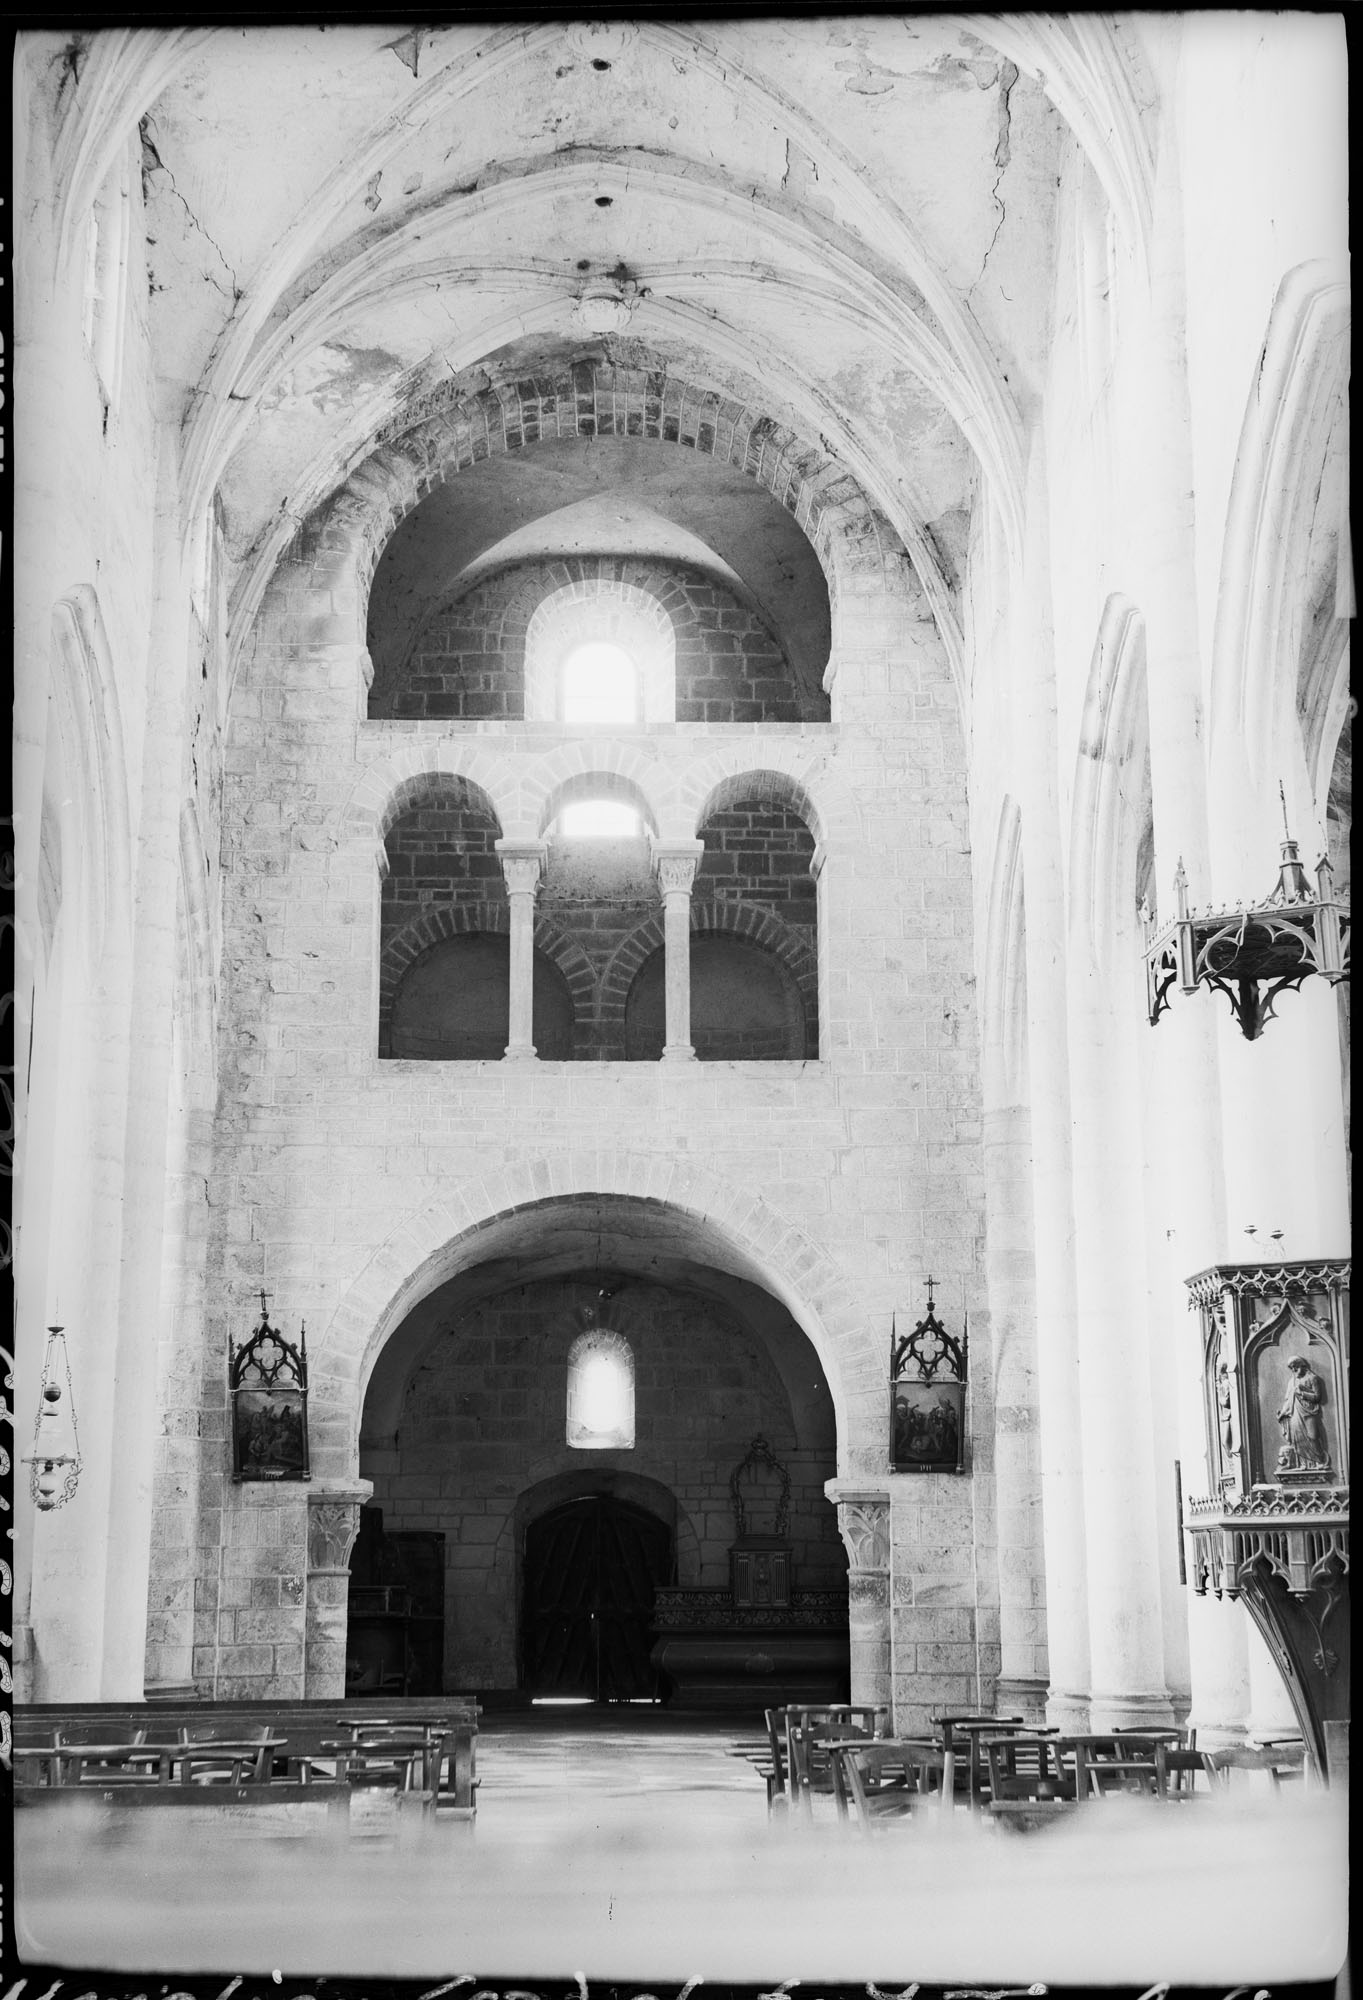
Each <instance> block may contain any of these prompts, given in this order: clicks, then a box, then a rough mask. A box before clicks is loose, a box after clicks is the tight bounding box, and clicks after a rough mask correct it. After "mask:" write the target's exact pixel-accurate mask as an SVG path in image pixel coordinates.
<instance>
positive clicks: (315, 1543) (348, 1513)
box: [303, 1479, 374, 1701]
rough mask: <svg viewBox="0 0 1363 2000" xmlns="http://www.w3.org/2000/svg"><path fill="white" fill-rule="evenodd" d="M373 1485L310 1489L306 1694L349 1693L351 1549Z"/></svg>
mask: <svg viewBox="0 0 1363 2000" xmlns="http://www.w3.org/2000/svg"><path fill="white" fill-rule="evenodd" d="M373 1491H374V1488H373V1485H372V1484H371V1482H370V1481H369V1480H367V1479H361V1480H358V1481H357V1482H356V1484H355V1485H354V1486H331V1487H326V1486H322V1487H319V1486H314V1487H312V1488H311V1489H310V1491H309V1493H308V1595H307V1624H306V1628H305V1633H304V1646H305V1652H304V1660H303V1695H304V1699H305V1700H314V1699H315V1700H320V1701H335V1700H337V1699H339V1697H340V1696H341V1695H343V1694H344V1693H345V1642H346V1615H347V1598H348V1595H349V1590H350V1551H351V1549H352V1548H353V1547H354V1546H355V1537H356V1535H357V1534H358V1533H359V1531H360V1509H361V1507H362V1506H363V1505H364V1503H365V1501H366V1500H367V1499H368V1498H369V1496H370V1494H371V1493H372V1492H373Z"/></svg>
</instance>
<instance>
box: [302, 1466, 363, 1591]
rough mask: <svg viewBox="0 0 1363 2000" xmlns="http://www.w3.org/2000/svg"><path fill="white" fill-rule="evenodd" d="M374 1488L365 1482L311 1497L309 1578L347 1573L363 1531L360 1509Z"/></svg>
mask: <svg viewBox="0 0 1363 2000" xmlns="http://www.w3.org/2000/svg"><path fill="white" fill-rule="evenodd" d="M373 1491H374V1488H373V1486H372V1484H371V1483H370V1481H369V1480H367V1479H363V1480H361V1481H360V1482H359V1484H358V1485H356V1486H347V1487H332V1488H330V1489H329V1490H328V1489H327V1488H325V1487H323V1488H322V1489H321V1490H320V1491H319V1490H318V1489H317V1488H316V1487H314V1488H312V1489H311V1491H310V1492H309V1494H308V1574H309V1575H310V1576H316V1575H317V1574H318V1573H319V1572H320V1573H325V1572H327V1571H329V1570H330V1571H333V1572H334V1571H345V1570H346V1569H347V1568H348V1567H349V1564H350V1551H351V1549H352V1548H353V1547H354V1546H355V1537H356V1535H357V1534H358V1533H359V1531H360V1509H361V1507H362V1506H363V1505H364V1503H365V1501H366V1500H367V1499H368V1498H369V1496H370V1494H371V1493H372V1492H373Z"/></svg>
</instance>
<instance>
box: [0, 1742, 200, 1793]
mask: <svg viewBox="0 0 1363 2000" xmlns="http://www.w3.org/2000/svg"><path fill="white" fill-rule="evenodd" d="M79 1734H80V1732H78V1731H67V1730H61V1729H54V1730H53V1732H52V1746H51V1749H50V1750H46V1749H42V1748H34V1749H32V1750H29V1751H26V1752H25V1751H18V1752H16V1753H15V1754H16V1756H21V1757H27V1759H28V1760H29V1762H31V1763H33V1764H34V1765H36V1766H37V1768H38V1770H39V1771H40V1772H41V1773H43V1776H42V1777H40V1778H39V1780H38V1782H39V1783H40V1784H46V1785H48V1786H51V1787H58V1788H61V1787H86V1788H90V1787H93V1786H99V1787H100V1788H101V1789H102V1790H104V1791H112V1790H117V1789H119V1788H124V1787H134V1786H147V1785H159V1784H164V1783H166V1782H167V1781H168V1780H169V1777H170V1769H171V1759H172V1752H171V1751H170V1750H169V1749H168V1748H167V1747H166V1746H165V1745H163V1744H149V1743H148V1742H147V1732H146V1730H145V1729H139V1730H135V1731H134V1732H133V1734H132V1736H131V1738H130V1740H128V1741H126V1742H122V1743H101V1742H98V1741H94V1742H91V1741H89V1740H88V1738H87V1740H86V1741H84V1742H81V1741H79V1740H76V1741H73V1740H72V1738H73V1737H78V1736H79Z"/></svg>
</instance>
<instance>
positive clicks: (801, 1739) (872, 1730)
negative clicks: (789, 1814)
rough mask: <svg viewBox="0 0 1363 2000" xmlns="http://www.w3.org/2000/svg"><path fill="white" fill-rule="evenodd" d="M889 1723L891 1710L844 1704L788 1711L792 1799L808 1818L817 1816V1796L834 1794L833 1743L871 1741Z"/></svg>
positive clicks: (787, 1738)
mask: <svg viewBox="0 0 1363 2000" xmlns="http://www.w3.org/2000/svg"><path fill="white" fill-rule="evenodd" d="M888 1721H889V1710H888V1709H886V1708H877V1707H871V1706H859V1705H856V1704H853V1703H848V1702H841V1703H837V1704H834V1705H831V1706H828V1707H822V1708H788V1709H787V1710H786V1753H787V1767H788V1770H789V1774H790V1793H791V1800H792V1803H793V1804H794V1805H797V1806H798V1807H799V1809H800V1811H801V1812H802V1813H803V1814H804V1816H805V1818H806V1819H809V1818H811V1817H812V1815H813V1794H814V1793H815V1792H821V1793H823V1794H825V1795H831V1794H832V1792H833V1770H832V1765H831V1764H830V1762H829V1757H828V1745H829V1744H830V1743H838V1742H845V1741H848V1740H849V1739H851V1740H856V1741H865V1742H870V1741H873V1740H874V1739H875V1737H876V1736H877V1734H878V1733H880V1732H881V1730H882V1729H883V1727H884V1725H885V1724H886V1723H888Z"/></svg>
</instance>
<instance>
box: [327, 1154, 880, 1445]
mask: <svg viewBox="0 0 1363 2000" xmlns="http://www.w3.org/2000/svg"><path fill="white" fill-rule="evenodd" d="M603 1199H605V1200H609V1201H614V1202H624V1203H628V1204H630V1205H631V1207H632V1206H633V1205H634V1204H638V1205H639V1207H638V1211H637V1213H638V1215H639V1217H640V1218H641V1219H645V1218H646V1219H647V1221H648V1222H649V1224H650V1226H655V1227H656V1228H657V1229H658V1230H659V1231H661V1232H665V1233H667V1234H668V1236H669V1238H670V1239H671V1240H673V1241H678V1240H680V1241H682V1242H684V1243H685V1245H686V1246H687V1250H688V1254H694V1256H695V1257H696V1258H697V1260H703V1261H706V1262H709V1263H711V1264H713V1265H714V1266H716V1267H717V1268H720V1269H724V1270H727V1271H730V1272H731V1273H732V1274H733V1275H736V1276H739V1277H742V1278H746V1279H747V1280H748V1281H749V1282H750V1283H753V1284H756V1285H758V1286H760V1287H761V1288H762V1289H763V1290H764V1291H766V1292H768V1293H770V1294H771V1296H772V1297H774V1298H776V1299H778V1300H780V1302H781V1303H782V1304H783V1305H784V1306H785V1307H786V1309H787V1311H788V1312H789V1313H790V1314H791V1317H792V1318H793V1319H794V1321H795V1323H796V1325H797V1326H798V1327H799V1328H800V1330H801V1331H802V1332H803V1333H804V1334H805V1336H806V1338H807V1339H808V1340H809V1341H810V1343H811V1345H812V1346H813V1348H814V1350H815V1352H816V1354H817V1355H818V1357H819V1361H820V1364H821V1366H822V1368H823V1371H824V1376H825V1379H826V1380H827V1383H828V1388H829V1393H830V1396H831V1398H832V1402H833V1409H834V1420H835V1423H836V1427H837V1436H838V1458H839V1472H840V1474H842V1475H844V1476H851V1475H855V1474H858V1473H861V1474H870V1473H872V1472H880V1471H883V1469H884V1457H885V1437H884V1424H885V1396H884V1375H885V1353H884V1348H885V1340H886V1338H887V1337H888V1329H887V1327H881V1326H878V1325H877V1326H873V1325H872V1324H871V1322H870V1320H869V1318H868V1315H867V1313H866V1310H865V1306H864V1301H862V1300H861V1299H860V1297H859V1294H858V1289H857V1286H856V1284H855V1282H854V1280H853V1278H852V1276H851V1275H850V1274H849V1273H848V1272H846V1271H844V1270H843V1269H842V1268H841V1267H840V1266H839V1265H838V1264H837V1263H836V1262H835V1261H834V1259H833V1258H832V1257H831V1256H830V1255H829V1253H828V1252H827V1251H826V1250H824V1249H823V1248H822V1247H821V1246H820V1245H819V1244H817V1243H816V1242H815V1241H814V1240H813V1239H812V1238H811V1237H810V1236H809V1235H808V1234H807V1233H806V1231H805V1230H804V1229H803V1228H802V1227H801V1226H800V1225H799V1224H798V1223H797V1222H795V1221H793V1220H792V1219H791V1218H790V1217H788V1216H787V1215H785V1214H783V1213H782V1212H781V1211H780V1210H779V1209H778V1208H776V1207H775V1206H774V1205H773V1204H771V1203H769V1202H767V1201H766V1200H764V1199H763V1198H762V1196H760V1195H757V1194H754V1193H753V1192H752V1191H751V1189H748V1188H744V1187H740V1186H738V1185H736V1184H735V1183H733V1182H731V1181H728V1180H725V1179H724V1178H723V1177H721V1176H720V1175H718V1174H715V1173H712V1172H710V1171H709V1170H708V1169H707V1168H705V1167H703V1166H701V1165H699V1164H698V1163H697V1162H695V1161H693V1160H689V1159H685V1158H681V1157H673V1158H666V1157H662V1156H659V1155H657V1154H653V1153H636V1152H632V1151H630V1150H629V1149H628V1148H626V1147H619V1148H615V1149H609V1150H608V1149H606V1148H602V1149H601V1150H599V1151H595V1152H589V1153H587V1152H581V1151H579V1152H570V1151H567V1150H564V1151H561V1152H557V1153H555V1154H552V1155H547V1156H545V1157H544V1158H543V1159H540V1160H537V1161H535V1162H533V1163H532V1164H527V1165H521V1166H510V1167H507V1168H504V1169H501V1170H493V1171H489V1172H487V1173H484V1174H481V1175H476V1176H470V1177H468V1178H466V1179H464V1180H461V1181H458V1182H456V1183H454V1184H453V1185H451V1186H450V1187H448V1188H447V1189H445V1190H444V1191H443V1192H442V1193H441V1194H440V1195H439V1196H437V1197H434V1198H433V1199H432V1200H430V1201H428V1202H427V1203H426V1204H425V1205H424V1206H423V1207H422V1208H420V1209H418V1210H416V1211H414V1212H413V1213H412V1214H411V1215H409V1216H408V1217H407V1218H406V1219H405V1220H404V1221H403V1222H402V1223H400V1224H399V1225H398V1227H397V1228H395V1229H394V1230H392V1231H391V1232H390V1233H389V1235H388V1236H387V1237H386V1238H385V1240H384V1241H383V1242H382V1243H381V1244H379V1245H378V1246H377V1248H376V1249H375V1250H374V1251H373V1253H372V1255H371V1256H370V1257H369V1259H368V1261H367V1263H366V1264H365V1266H364V1268H363V1269H362V1270H361V1272H360V1273H359V1275H358V1276H357V1277H356V1278H355V1280H354V1281H353V1283H352V1284H351V1285H350V1286H349V1288H348V1289H347V1291H346V1293H345V1295H344V1297H343V1298H342V1299H341V1300H340V1301H339V1303H338V1304H337V1306H336V1308H335V1310H334V1312H333V1313H332V1314H331V1317H330V1318H329V1319H328V1320H327V1322H326V1323H325V1325H324V1326H323V1327H322V1328H321V1329H320V1330H319V1332H318V1333H317V1334H316V1335H313V1336H311V1337H310V1339H309V1356H310V1360H311V1364H312V1377H313V1382H314V1386H315V1388H316V1390H317V1392H318V1394H319V1396H320V1397H322V1398H324V1399H326V1400H329V1401H331V1402H332V1403H334V1404H345V1405H347V1406H348V1407H349V1408H350V1409H351V1410H352V1412H353V1423H352V1426H351V1431H350V1436H349V1440H348V1443H347V1445H346V1447H345V1449H344V1452H341V1451H340V1450H339V1449H335V1450H334V1451H328V1450H327V1449H326V1448H319V1450H318V1451H317V1453H316V1454H315V1465H314V1470H315V1472H316V1473H317V1475H318V1476H319V1477H322V1478H339V1479H351V1480H353V1478H354V1477H355V1472H356V1465H357V1462H358V1437H359V1416H360V1411H361V1408H362V1406H363V1402H364V1396H365V1391H366V1388H367V1385H368V1381H369V1377H370V1374H371V1373H372V1371H373V1367H374V1363H375V1361H376V1360H377V1358H378V1356H379V1354H380V1353H381V1351H382V1349H383V1347H384V1345H385V1343H386V1342H387V1340H388V1339H389V1337H390V1336H391V1335H392V1334H393V1333H394V1331H395V1330H396V1329H397V1327H398V1326H399V1325H400V1324H401V1323H402V1321H403V1319H404V1318H405V1317H406V1316H407V1314H408V1313H409V1312H410V1311H411V1310H412V1308H413V1307H414V1306H415V1305H416V1304H418V1303H419V1302H420V1300H422V1299H423V1298H425V1297H426V1296H427V1295H428V1294H429V1293H430V1292H432V1291H434V1290H435V1288H436V1287H437V1286H438V1285H441V1284H444V1283H445V1282H446V1280H447V1279H449V1278H451V1277H453V1276H455V1275H456V1274H457V1273H458V1272H459V1271H461V1270H465V1269H468V1268H470V1267H472V1266H473V1265H476V1264H480V1263H483V1262H485V1261H487V1260H489V1259H491V1258H493V1257H500V1256H503V1255H506V1254H508V1253H513V1252H514V1250H515V1247H516V1245H517V1244H518V1243H519V1242H523V1241H524V1240H525V1238H526V1235H527V1231H533V1230H534V1229H535V1228H537V1227H538V1226H539V1225H540V1224H541V1223H542V1222H543V1221H546V1220H549V1221H553V1220H557V1219H561V1218H563V1217H564V1216H565V1215H568V1216H570V1215H571V1214H572V1213H573V1212H574V1211H575V1209H576V1208H578V1207H582V1206H584V1205H587V1204H590V1203H592V1202H600V1201H601V1200H603ZM331 1456H334V1458H335V1462H334V1463H331V1464H327V1463H325V1462H324V1461H325V1460H326V1459H327V1458H328V1457H331Z"/></svg>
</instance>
